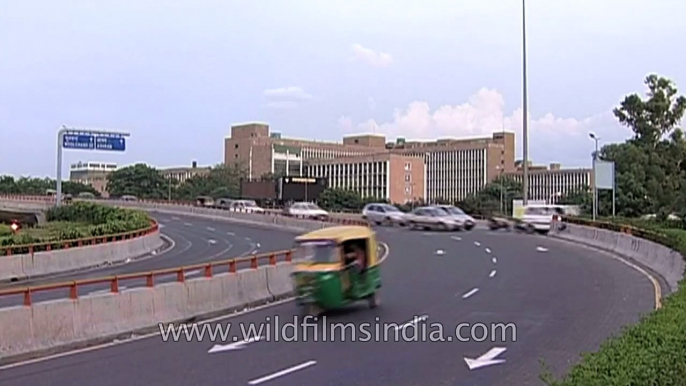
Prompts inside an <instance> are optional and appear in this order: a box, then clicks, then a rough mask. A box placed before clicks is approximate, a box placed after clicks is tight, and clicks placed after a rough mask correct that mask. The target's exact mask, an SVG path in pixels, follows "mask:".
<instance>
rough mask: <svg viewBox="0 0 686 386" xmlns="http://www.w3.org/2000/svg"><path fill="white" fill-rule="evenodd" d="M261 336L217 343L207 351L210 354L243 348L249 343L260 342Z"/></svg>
mask: <svg viewBox="0 0 686 386" xmlns="http://www.w3.org/2000/svg"><path fill="white" fill-rule="evenodd" d="M259 340H260V336H257V337H252V338H250V339H248V340H242V341H240V342H234V343H229V344H215V345H214V346H212V348H211V349H209V350H208V351H207V353H208V354H213V353H217V352H222V351H232V350H242V349H243V347H245V345H247V344H248V343H254V342H258V341H259Z"/></svg>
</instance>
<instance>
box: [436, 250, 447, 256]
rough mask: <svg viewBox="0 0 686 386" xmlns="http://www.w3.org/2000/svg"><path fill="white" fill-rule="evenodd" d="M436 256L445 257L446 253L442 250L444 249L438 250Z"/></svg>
mask: <svg viewBox="0 0 686 386" xmlns="http://www.w3.org/2000/svg"><path fill="white" fill-rule="evenodd" d="M436 254H437V255H445V251H444V250H442V249H437V250H436Z"/></svg>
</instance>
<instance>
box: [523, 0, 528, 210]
mask: <svg viewBox="0 0 686 386" xmlns="http://www.w3.org/2000/svg"><path fill="white" fill-rule="evenodd" d="M527 94H528V93H527V79H526V0H522V110H523V111H522V112H523V116H522V121H523V122H522V142H523V143H522V145H523V147H524V149H523V151H522V153H523V156H524V169H523V173H522V190H523V192H522V204H523V205H524V206H526V205H527V203H528V201H529V108H528V100H527V99H528V95H527Z"/></svg>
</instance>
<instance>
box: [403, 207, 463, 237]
mask: <svg viewBox="0 0 686 386" xmlns="http://www.w3.org/2000/svg"><path fill="white" fill-rule="evenodd" d="M406 219H407V220H406V221H407V224H408V226H409V227H410V229H426V230H444V231H455V230H458V229H460V224H459V223H458V221H457V220H456V219H455V218H454V217H453V216H450V215H448V214H447V213H446V212H444V211H442V210H440V209H438V208H436V207H432V206H422V207H419V208H416V209H415V210H413V211H412V212H410V213H409V214H407V215H406Z"/></svg>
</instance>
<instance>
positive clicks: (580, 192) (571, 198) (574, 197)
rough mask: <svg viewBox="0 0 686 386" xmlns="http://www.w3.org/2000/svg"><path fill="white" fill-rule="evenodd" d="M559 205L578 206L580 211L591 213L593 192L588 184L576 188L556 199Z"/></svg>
mask: <svg viewBox="0 0 686 386" xmlns="http://www.w3.org/2000/svg"><path fill="white" fill-rule="evenodd" d="M557 203H558V204H560V205H574V206H578V207H579V209H580V210H581V213H584V214H587V213H591V211H592V205H593V192H592V191H591V189H590V188H589V187H588V186H582V187H580V188H577V189H575V190H573V191H571V192H569V193H568V194H565V195H563V196H562V197H560V199H559V200H557Z"/></svg>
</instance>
